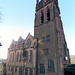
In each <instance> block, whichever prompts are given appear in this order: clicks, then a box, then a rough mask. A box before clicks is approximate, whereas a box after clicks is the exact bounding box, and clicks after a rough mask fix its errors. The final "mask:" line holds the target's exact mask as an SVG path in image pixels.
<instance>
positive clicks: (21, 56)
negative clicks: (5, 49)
mask: <svg viewBox="0 0 75 75" xmlns="http://www.w3.org/2000/svg"><path fill="white" fill-rule="evenodd" d="M21 61H22V53H20V62H21Z"/></svg>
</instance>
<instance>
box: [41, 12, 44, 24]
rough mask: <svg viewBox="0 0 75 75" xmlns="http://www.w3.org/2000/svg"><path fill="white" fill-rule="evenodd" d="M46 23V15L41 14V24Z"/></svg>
mask: <svg viewBox="0 0 75 75" xmlns="http://www.w3.org/2000/svg"><path fill="white" fill-rule="evenodd" d="M42 23H44V14H43V12H41V24H42Z"/></svg>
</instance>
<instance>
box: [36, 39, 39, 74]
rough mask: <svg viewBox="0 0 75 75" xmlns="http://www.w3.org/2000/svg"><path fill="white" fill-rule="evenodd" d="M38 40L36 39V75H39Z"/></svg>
mask: <svg viewBox="0 0 75 75" xmlns="http://www.w3.org/2000/svg"><path fill="white" fill-rule="evenodd" d="M38 46H39V44H38V38H37V39H36V75H38Z"/></svg>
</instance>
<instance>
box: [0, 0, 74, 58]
mask: <svg viewBox="0 0 75 75" xmlns="http://www.w3.org/2000/svg"><path fill="white" fill-rule="evenodd" d="M35 5H36V0H30V1H28V0H0V11H1V12H2V14H3V15H2V16H1V17H2V23H0V42H1V43H2V45H3V46H2V47H0V58H6V57H7V50H8V47H9V45H10V44H11V41H12V40H13V39H14V40H16V41H17V40H18V38H19V36H22V37H23V38H24V39H25V37H26V36H27V34H28V33H29V32H30V33H31V34H32V35H34V18H35ZM59 7H60V12H61V19H62V22H63V28H64V33H65V37H66V41H67V45H68V48H69V49H70V54H71V55H75V51H74V43H75V29H74V28H75V8H74V7H75V0H69V1H68V0H59Z"/></svg>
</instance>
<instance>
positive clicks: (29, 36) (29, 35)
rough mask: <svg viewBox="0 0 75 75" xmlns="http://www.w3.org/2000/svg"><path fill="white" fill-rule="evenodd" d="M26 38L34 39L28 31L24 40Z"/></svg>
mask: <svg viewBox="0 0 75 75" xmlns="http://www.w3.org/2000/svg"><path fill="white" fill-rule="evenodd" d="M28 39H32V40H34V37H33V36H32V35H31V34H30V33H28V35H27V37H26V39H25V41H26V40H28Z"/></svg>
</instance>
